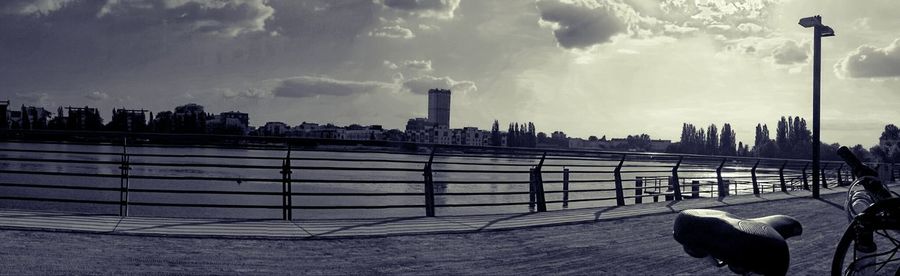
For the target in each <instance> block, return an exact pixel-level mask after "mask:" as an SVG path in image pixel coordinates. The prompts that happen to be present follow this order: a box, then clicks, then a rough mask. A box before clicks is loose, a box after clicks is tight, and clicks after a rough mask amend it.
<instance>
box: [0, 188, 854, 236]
mask: <svg viewBox="0 0 900 276" xmlns="http://www.w3.org/2000/svg"><path fill="white" fill-rule="evenodd" d="M843 191H845V189H843V188H835V189H823V193H839V192H843ZM809 195H810V194H809V192H804V191H798V192H791V193H769V194H763V195H760V196H732V197H727V198H725V199H723V200H717V199H712V198H709V199H694V200H685V201H681V202H660V203H649V204H642V205H630V206H623V207H608V208H591V209H576V210H563V211H555V212H545V213H520V214H503V215H479V216H438V217H412V218H386V219H334V220H322V219H319V220H294V221H284V220H270V219H266V220H253V219H249V220H248V219H243V220H241V219H185V218H150V217H126V218H122V217H119V216H110V215H84V214H67V213H54V212H41V211H26V210H0V228H8V229H9V228H12V229H20V228H21V229H52V230H65V231H77V232H92V233H113V234H130V235H175V236H195V237H196V236H202V237H265V238H337V237H372V236H390V235H408V234H429V233H431V234H434V233H469V232H480V231H490V230H505V229H517V228H524V227H534V226H548V225H562V224H573V223H584V222H592V221H604V220H615V219H620V218H625V217H634V216H641V215H652V214H666V213H676V212H678V211H681V210H684V209H691V208H712V207H721V206H728V205H734V204H746V203H751V202H767V201H776V200H783V199H791V198H797V197H808V196H809ZM438 215H440V214H438Z"/></svg>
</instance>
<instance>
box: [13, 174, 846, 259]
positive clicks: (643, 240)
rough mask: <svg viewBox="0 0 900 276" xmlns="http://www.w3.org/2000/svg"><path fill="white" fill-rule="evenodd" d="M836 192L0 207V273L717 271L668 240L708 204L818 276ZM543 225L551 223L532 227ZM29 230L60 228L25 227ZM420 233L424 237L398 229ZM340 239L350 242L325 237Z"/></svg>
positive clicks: (829, 242)
mask: <svg viewBox="0 0 900 276" xmlns="http://www.w3.org/2000/svg"><path fill="white" fill-rule="evenodd" d="M840 191H841V189H835V190H825V192H826V193H823V194H824V196H823V199H822V200H815V199H811V198H809V197H808V195H809V194H808V193H805V192H797V193H793V194H769V195H765V196H762V197H753V196H738V197H731V198H728V199H726V200H724V201H721V202H720V201H716V200H714V199H701V200H687V201H682V202H678V203H671V202H670V203H655V204H645V205H642V206H626V207H620V208H610V209H588V210H571V211H562V212H552V213H542V214H520V215H504V216H477V217H439V218H428V219H425V218H413V219H387V220H355V221H349V220H347V221H332V222H328V221H297V222H295V223H287V222H279V221H222V220H173V219H150V218H127V219H124V220H121V221H119V219H118V218H117V217H105V216H72V215H64V214H57V215H56V216H53V215H52V214H48V213H43V214H38V213H28V212H13V211H4V212H3V215H2V217H0V225H2V227H0V228H3V230H0V240H2V241H3V242H0V274H8V275H22V274H39V275H49V274H116V275H120V274H160V273H163V274H172V273H174V274H216V275H222V274H301V275H333V274H352V275H359V274H416V275H421V274H429V275H433V274H438V275H472V274H480V275H536V274H548V273H550V274H554V275H557V274H620V275H635V274H643V275H661V274H685V273H688V274H710V275H719V274H728V273H730V272H729V271H728V270H727V268H716V267H713V266H712V265H710V264H708V263H706V262H704V261H702V260H698V259H694V258H691V257H689V256H687V254H685V253H684V252H683V251H682V250H681V246H680V245H678V244H677V243H676V242H675V241H674V240H673V239H672V234H671V233H672V221H673V220H674V217H675V214H676V212H677V211H678V210H681V209H685V208H697V207H704V208H707V207H714V208H716V209H720V210H725V211H729V212H732V213H734V214H736V215H739V216H746V217H753V216H764V215H771V214H786V215H791V216H794V217H796V218H797V219H799V220H800V221H801V222H802V223H803V226H804V233H803V235H802V236H800V237H798V238H792V239H790V240H788V245H789V247H790V250H791V270H790V272H789V274H791V275H804V274H814V275H822V274H823V273H825V272H826V271H827V267H828V263H829V262H830V259H831V255H832V254H833V251H834V246H835V245H836V243H837V240H838V238H839V237H840V235H841V233H842V231H843V229H844V227H845V226H846V218H845V217H844V213H843V211H842V209H841V208H842V207H841V205H842V204H843V200H844V195H843V194H841V193H840ZM585 221H589V222H585ZM51 222H55V223H56V224H52V223H51ZM578 222H582V223H578ZM548 223H550V224H563V225H556V226H543V227H533V226H534V225H539V224H548ZM116 224H118V226H116ZM268 226H271V229H270V228H267V227H268ZM445 226H446V227H447V228H442V227H445ZM404 227H413V228H412V229H407V228H404ZM39 228H57V229H63V228H64V229H67V231H34V230H33V229H39ZM515 228H519V229H517V230H512V231H492V230H503V229H515ZM26 229H29V230H26ZM71 231H76V232H71ZM422 231H425V232H430V233H433V234H427V235H405V234H404V233H410V232H414V233H420V232H422ZM98 233H114V234H98ZM435 233H438V234H435ZM142 234H151V235H150V236H147V235H142ZM288 234H290V235H288ZM159 235H178V237H168V236H159ZM385 235H387V236H385ZM200 236H202V237H200ZM241 236H243V237H247V236H265V237H269V238H265V239H260V238H241ZM342 236H356V237H357V238H349V239H348V238H341V239H335V238H336V237H342ZM360 236H368V237H362V238H360ZM225 237H227V238H225Z"/></svg>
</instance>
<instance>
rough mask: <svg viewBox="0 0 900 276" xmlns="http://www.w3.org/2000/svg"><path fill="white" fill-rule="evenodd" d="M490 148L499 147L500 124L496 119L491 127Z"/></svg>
mask: <svg viewBox="0 0 900 276" xmlns="http://www.w3.org/2000/svg"><path fill="white" fill-rule="evenodd" d="M491 146H495V147H499V146H500V122H498V121H497V120H496V119H495V120H494V125H492V126H491Z"/></svg>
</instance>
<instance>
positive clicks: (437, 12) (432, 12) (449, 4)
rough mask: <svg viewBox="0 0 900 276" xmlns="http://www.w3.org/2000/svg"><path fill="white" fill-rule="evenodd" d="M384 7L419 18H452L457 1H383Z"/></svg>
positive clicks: (457, 4) (457, 5)
mask: <svg viewBox="0 0 900 276" xmlns="http://www.w3.org/2000/svg"><path fill="white" fill-rule="evenodd" d="M383 3H384V5H385V6H387V7H389V8H393V9H397V10H401V11H405V12H409V13H412V14H415V15H418V16H421V17H438V18H453V12H454V11H455V10H456V8H457V7H459V0H384V2H383Z"/></svg>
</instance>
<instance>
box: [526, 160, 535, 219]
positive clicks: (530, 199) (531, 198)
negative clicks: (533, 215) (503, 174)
mask: <svg viewBox="0 0 900 276" xmlns="http://www.w3.org/2000/svg"><path fill="white" fill-rule="evenodd" d="M534 181H535V179H534V168H529V169H528V211H534V204H535V202H536V201H535V200H536V198H535V196H536V193H535V192H534V187H535V185H534Z"/></svg>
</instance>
